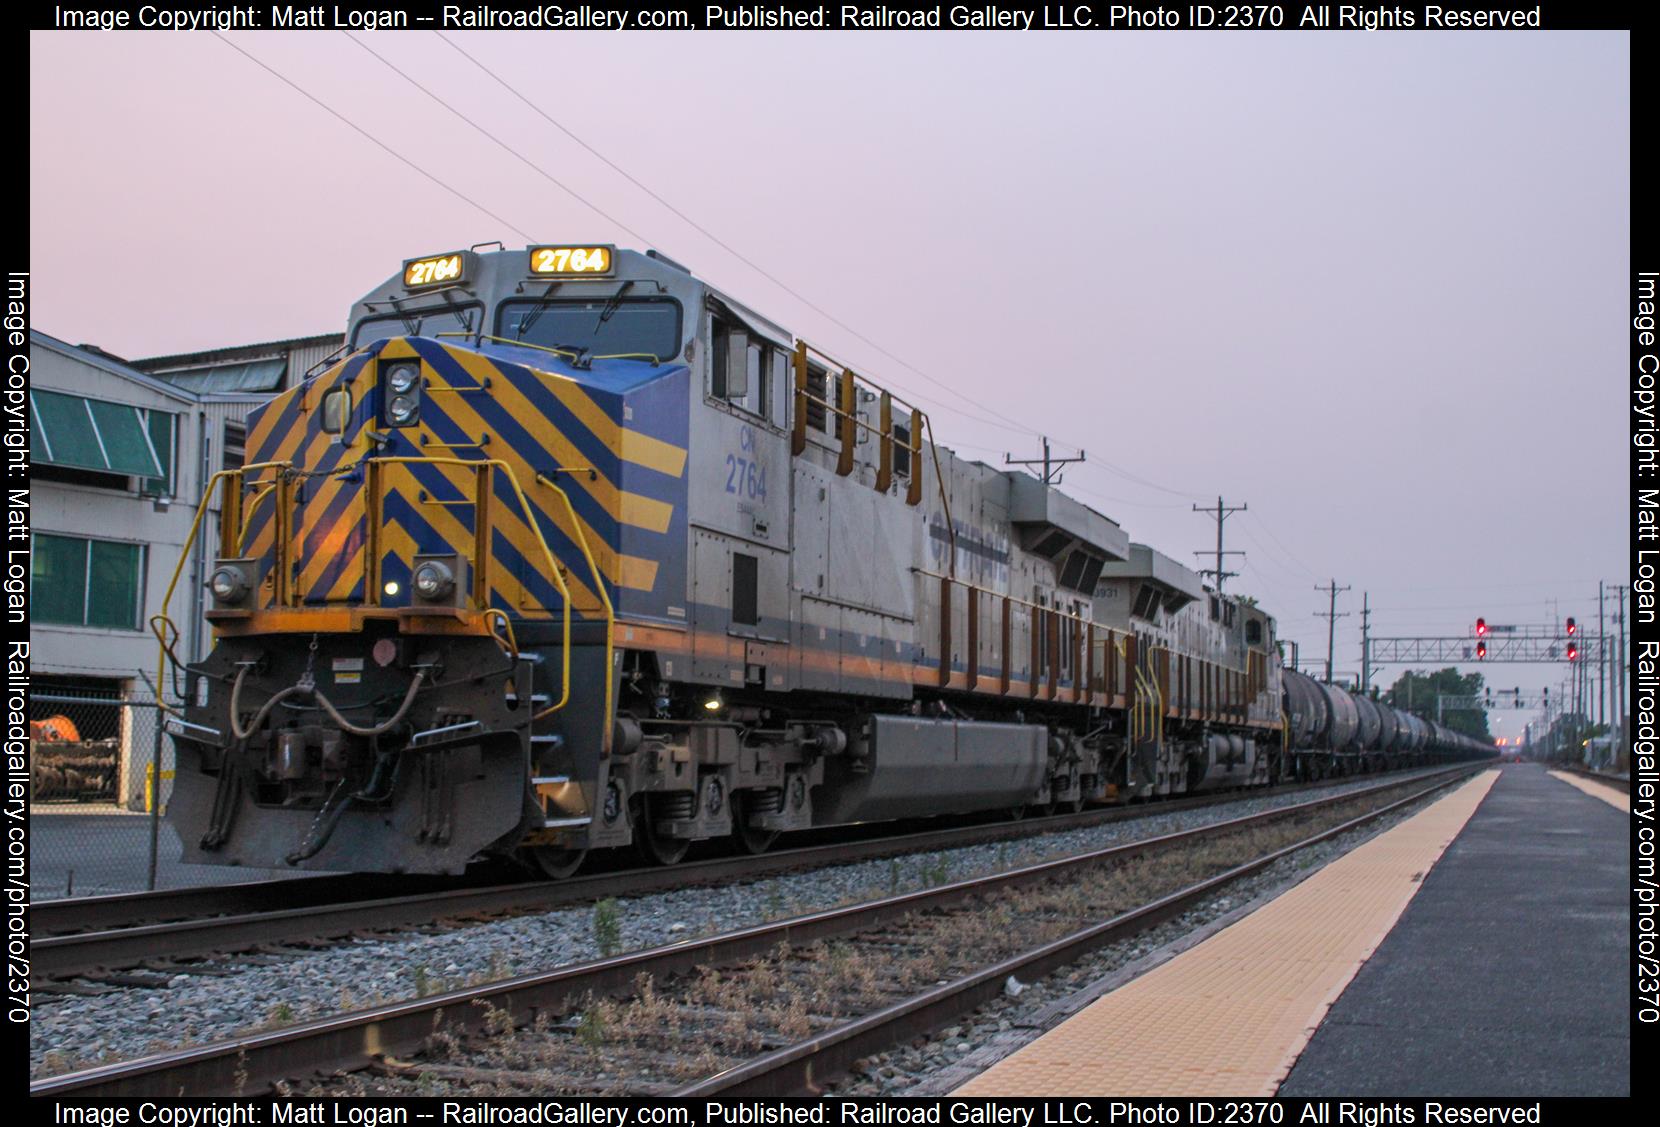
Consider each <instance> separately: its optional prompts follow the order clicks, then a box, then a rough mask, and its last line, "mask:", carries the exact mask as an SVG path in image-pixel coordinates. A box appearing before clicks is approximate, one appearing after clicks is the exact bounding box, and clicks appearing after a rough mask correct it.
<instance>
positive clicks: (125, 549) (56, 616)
mask: <svg viewBox="0 0 1660 1127" xmlns="http://www.w3.org/2000/svg"><path fill="white" fill-rule="evenodd" d="M31 565H32V566H31V569H30V590H29V613H30V617H31V618H32V619H33V620H34V621H36V622H42V623H53V624H56V625H61V626H100V627H104V628H107V629H111V630H137V629H138V628H139V619H140V617H141V615H140V611H141V604H142V601H143V587H144V546H143V545H142V544H122V543H118V542H116V541H113V540H85V539H82V538H81V537H79V536H56V535H51V534H48V533H44V532H41V533H36V534H35V540H34V552H33V559H32V561H31Z"/></svg>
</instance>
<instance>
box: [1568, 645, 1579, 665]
mask: <svg viewBox="0 0 1660 1127" xmlns="http://www.w3.org/2000/svg"><path fill="white" fill-rule="evenodd" d="M1568 660H1569V661H1578V660H1579V646H1578V645H1577V644H1576V643H1573V642H1569V643H1568Z"/></svg>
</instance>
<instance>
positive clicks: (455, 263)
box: [403, 250, 467, 290]
mask: <svg viewBox="0 0 1660 1127" xmlns="http://www.w3.org/2000/svg"><path fill="white" fill-rule="evenodd" d="M466 273H467V254H466V252H465V251H459V250H457V251H451V252H450V253H449V254H430V255H428V256H427V257H425V258H411V259H408V260H407V261H405V262H404V264H403V285H404V289H406V290H418V289H421V288H422V287H424V286H436V285H441V284H443V283H444V282H459V281H461V279H462V278H463V277H464V276H465V275H466Z"/></svg>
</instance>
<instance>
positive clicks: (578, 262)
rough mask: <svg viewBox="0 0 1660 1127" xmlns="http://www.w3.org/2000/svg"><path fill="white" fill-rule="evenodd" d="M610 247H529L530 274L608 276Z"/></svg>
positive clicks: (609, 271) (609, 270)
mask: <svg viewBox="0 0 1660 1127" xmlns="http://www.w3.org/2000/svg"><path fill="white" fill-rule="evenodd" d="M612 250H613V248H611V247H531V248H530V272H531V273H532V274H542V275H573V274H609V273H611V253H612Z"/></svg>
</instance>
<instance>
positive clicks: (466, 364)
mask: <svg viewBox="0 0 1660 1127" xmlns="http://www.w3.org/2000/svg"><path fill="white" fill-rule="evenodd" d="M448 351H449V352H450V354H451V355H452V356H453V357H454V358H455V360H456V362H457V363H458V364H460V365H461V366H462V367H463V368H464V369H465V370H466V372H467V374H468V375H470V376H472V377H473V378H474V379H475V380H478V381H480V382H481V383H482V382H483V381H484V380H485V379H486V378H488V379H490V381H491V390H492V391H493V392H495V393H496V398H497V400H498V401H499V402H500V403H501V404H502V405H503V406H504V407H505V408H506V409H507V410H508V411H509V412H511V413H512V415H513V417H514V418H515V419H516V420H517V421H518V422H519V424H520V425H521V426H523V427H524V428H525V429H526V430H527V431H529V433H530V435H531V437H532V438H534V439H535V440H536V442H537V443H538V444H540V445H541V446H542V448H543V449H546V450H548V451H550V452H552V453H553V455H554V457H555V458H556V459H557V460H558V461H559V462H560V463H561V464H563V465H578V464H581V459H582V454H581V452H580V451H578V450H577V448H576V447H575V446H573V445H572V444H571V443H570V442H569V441H568V440H567V439H566V438H565V436H564V435H563V434H561V433H560V432H559V429H558V428H557V427H555V426H554V425H553V424H552V423H551V422H549V421H548V419H547V417H546V416H544V415H542V414H541V413H540V412H539V411H537V410H536V408H535V407H534V406H533V405H532V404H531V403H530V401H529V400H527V399H525V398H524V396H523V395H521V394H520V393H519V391H518V390H517V389H516V388H514V387H513V384H512V381H511V380H509V379H508V378H507V376H506V375H505V374H504V373H503V372H502V371H501V370H500V369H499V368H497V367H496V366H495V365H494V364H493V363H491V362H490V360H489V359H488V358H486V357H483V356H480V355H479V354H478V353H476V352H468V351H465V350H459V349H448ZM428 374H429V378H431V379H432V380H433V381H434V382H435V383H436V382H438V381H439V380H440V379H441V377H440V376H439V375H438V373H436V372H433V371H431V369H428ZM453 398H454V399H456V400H458V401H459V402H456V403H454V404H453V405H452V404H451V403H449V402H446V403H445V404H444V408H443V410H444V412H445V414H447V415H448V416H449V418H450V420H451V421H452V422H454V423H455V424H456V425H458V426H460V427H461V429H462V431H463V432H464V433H466V434H467V435H468V436H469V439H471V440H477V438H479V437H480V436H481V435H483V434H484V433H485V431H486V430H488V429H489V428H488V427H487V426H486V425H485V423H484V420H483V419H482V418H481V417H480V416H479V415H478V413H477V412H476V411H474V410H473V409H472V408H471V407H470V406H469V405H468V404H467V403H466V402H465V399H466V397H465V396H459V395H458V396H454V397H453ZM497 456H498V457H500V458H501V459H502V461H505V462H507V463H508V464H509V465H511V466H512V467H513V472H514V474H515V475H516V476H517V477H518V479H519V484H520V485H522V486H523V487H524V489H525V491H526V493H529V494H532V495H534V494H535V493H536V491H537V489H538V488H539V487H538V486H537V485H536V484H535V470H534V468H533V467H532V466H531V465H530V463H529V462H528V461H526V460H525V458H524V457H523V455H522V453H521V452H520V451H518V450H515V449H513V448H512V447H511V446H505V447H504V449H503V450H502V451H501V452H500V453H499V454H498V455H497ZM565 480H566V481H575V482H576V483H577V485H578V487H579V488H581V489H583V490H584V491H585V492H586V493H587V494H588V495H589V496H590V497H592V498H593V499H594V500H595V501H596V502H597V503H599V504H600V505H601V506H603V507H604V508H605V510H606V512H608V513H610V514H611V515H612V516H613V517H616V516H617V515H618V509H619V503H618V502H619V494H618V492H617V490H616V487H615V486H613V485H612V484H611V482H610V481H608V480H607V479H606V477H605V475H604V474H602V473H599V472H597V471H596V472H595V474H594V480H593V481H590V480H589V475H588V474H571V475H569V476H568V477H567V478H566V479H565ZM544 488H545V487H544ZM620 499H621V500H622V501H624V502H627V503H629V504H638V505H639V506H642V508H641V510H640V511H643V512H644V513H645V514H646V519H647V520H648V521H649V522H650V523H649V524H645V525H641V526H640V527H648V528H650V529H651V530H652V531H658V532H661V531H665V530H666V529H667V528H668V520H669V516H670V514H672V513H673V511H674V510H673V506H671V505H666V504H662V503H661V502H657V501H653V500H651V499H650V498H647V497H637V496H635V495H634V494H628V493H624V494H621V495H620ZM554 520H555V522H556V523H558V524H559V525H560V528H561V530H562V531H563V532H564V533H565V534H566V535H567V536H569V537H570V538H571V539H572V540H575V539H576V536H575V535H574V534H573V533H572V530H571V529H570V528H568V527H565V522H566V518H565V516H564V514H563V513H562V512H559V513H556V514H555V515H554ZM577 522H578V525H579V527H580V529H581V535H582V537H583V539H585V540H586V541H587V543H588V546H589V548H590V549H591V550H592V551H593V553H594V556H595V558H596V560H597V562H598V563H599V567H600V571H601V573H602V574H604V575H605V576H606V578H608V579H610V580H611V582H613V583H617V584H619V585H621V586H624V587H631V588H634V589H636V590H646V591H649V590H651V587H652V584H651V583H648V584H647V585H646V586H644V587H636V586H635V584H637V583H639V582H642V581H643V578H644V577H647V576H649V577H650V578H651V579H652V580H653V581H655V579H656V575H657V569H656V564H655V563H654V562H653V561H651V560H646V559H641V558H639V557H635V556H621V557H620V558H619V554H618V552H617V550H616V548H615V547H614V546H613V545H612V544H611V543H610V542H608V541H607V540H606V539H605V538H604V537H603V536H601V535H600V534H599V533H598V532H596V531H595V530H594V529H593V527H592V526H590V525H589V524H588V522H587V521H586V520H583V519H582V518H581V517H580V515H579V516H578V518H577ZM531 544H532V545H534V538H532V540H531ZM515 546H516V547H518V548H519V550H520V551H525V548H524V546H523V545H520V544H518V543H517V542H515ZM539 554H540V550H539V549H535V550H534V552H533V554H527V558H532V559H534V558H535V556H536V555H539Z"/></svg>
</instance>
